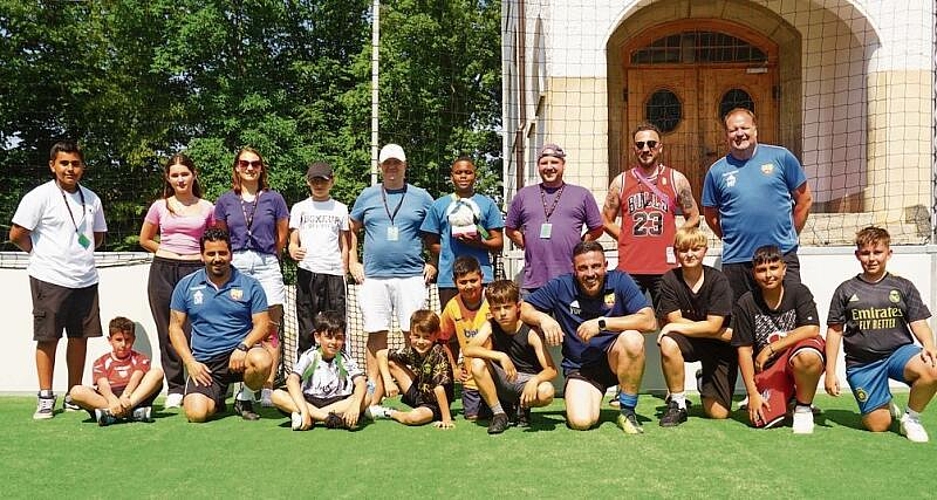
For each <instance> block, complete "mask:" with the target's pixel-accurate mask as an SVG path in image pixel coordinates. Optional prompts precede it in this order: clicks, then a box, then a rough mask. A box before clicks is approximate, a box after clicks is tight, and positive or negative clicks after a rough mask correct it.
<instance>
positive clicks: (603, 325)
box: [599, 317, 608, 330]
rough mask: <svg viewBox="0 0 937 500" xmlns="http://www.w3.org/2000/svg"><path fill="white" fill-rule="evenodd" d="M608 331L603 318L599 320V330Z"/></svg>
mask: <svg viewBox="0 0 937 500" xmlns="http://www.w3.org/2000/svg"><path fill="white" fill-rule="evenodd" d="M606 329H608V325H607V324H606V323H605V317H601V318H599V330H606Z"/></svg>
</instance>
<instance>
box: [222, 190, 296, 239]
mask: <svg viewBox="0 0 937 500" xmlns="http://www.w3.org/2000/svg"><path fill="white" fill-rule="evenodd" d="M255 202H256V203H255ZM289 218H290V211H289V209H288V208H287V207H286V201H285V200H284V199H283V196H281V195H280V193H277V192H276V191H269V190H268V191H259V192H258V193H257V198H256V199H255V200H254V201H252V202H250V203H248V202H245V201H243V200H242V199H241V197H240V196H238V194H237V193H235V192H234V191H228V192H226V193H224V194H223V195H221V197H220V198H218V201H216V202H215V220H216V221H218V222H224V223H226V224H227V225H228V233H230V234H231V249H232V250H233V251H235V252H239V251H241V250H253V251H255V252H258V253H262V254H268V255H276V253H277V244H276V242H277V222H278V221H281V220H287V221H288V220H289ZM248 221H250V231H248Z"/></svg>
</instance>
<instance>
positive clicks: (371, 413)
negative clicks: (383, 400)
mask: <svg viewBox="0 0 937 500" xmlns="http://www.w3.org/2000/svg"><path fill="white" fill-rule="evenodd" d="M364 415H365V416H366V417H368V418H370V419H371V420H377V419H379V418H390V408H387V407H384V406H381V405H371V406H369V407H368V409H367V410H365V411H364Z"/></svg>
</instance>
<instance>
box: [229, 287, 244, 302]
mask: <svg viewBox="0 0 937 500" xmlns="http://www.w3.org/2000/svg"><path fill="white" fill-rule="evenodd" d="M231 298H232V299H234V300H236V301H238V302H240V301H241V299H243V298H244V290H241V289H240V288H232V289H231Z"/></svg>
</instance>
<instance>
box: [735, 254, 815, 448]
mask: <svg viewBox="0 0 937 500" xmlns="http://www.w3.org/2000/svg"><path fill="white" fill-rule="evenodd" d="M786 273H787V264H785V263H784V256H783V255H782V254H781V251H780V250H779V249H778V247H776V246H774V245H769V246H763V247H761V248H759V249H757V250H755V255H754V256H753V257H752V274H754V276H755V283H756V284H757V285H758V288H757V289H756V290H753V291H751V292H747V293H745V295H742V297H741V298H739V300H738V302H737V303H736V304H735V309H734V310H733V312H732V345H733V346H735V347H736V348H737V349H738V356H739V371H741V372H742V381H743V382H744V383H745V390H746V391H747V392H748V417H749V419H751V423H752V425H754V426H755V427H765V428H767V427H772V426H774V425H776V424H778V423H780V422H781V421H783V420H784V416H785V415H786V413H787V403H788V401H789V400H790V399H791V398H792V397H796V402H797V406H796V407H795V408H794V416H793V426H792V427H793V431H794V434H811V433H813V408H812V407H811V404H812V403H813V397H814V395H816V392H817V384H818V383H819V381H820V376H821V375H822V374H823V367H824V359H823V352H824V342H823V338H821V337H820V322H819V319H818V318H817V305H816V303H815V302H814V301H813V294H811V293H810V290H809V289H807V287H806V286H805V285H803V284H801V283H797V282H791V283H785V282H784V276H785V274H786Z"/></svg>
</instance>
